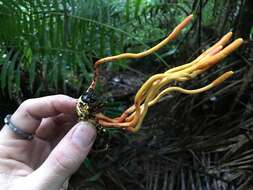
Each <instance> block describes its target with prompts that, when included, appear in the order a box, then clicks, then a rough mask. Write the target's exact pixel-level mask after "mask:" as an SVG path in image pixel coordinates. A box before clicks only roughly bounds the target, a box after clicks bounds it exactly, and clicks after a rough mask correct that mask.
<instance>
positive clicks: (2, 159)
mask: <svg viewBox="0 0 253 190" xmlns="http://www.w3.org/2000/svg"><path fill="white" fill-rule="evenodd" d="M76 101H77V100H76V99H74V98H71V97H68V96H65V95H54V96H47V97H42V98H36V99H30V100H27V101H25V102H24V103H22V104H21V105H20V107H19V108H18V109H17V110H16V112H15V113H14V114H13V115H12V117H11V121H12V123H14V124H15V125H16V126H18V127H19V128H20V129H22V130H24V131H26V132H29V133H34V134H35V136H34V139H33V140H31V141H29V140H24V139H22V138H21V137H20V136H18V135H16V134H15V133H14V132H12V131H11V130H10V129H9V128H8V127H6V126H4V127H3V128H2V130H1V132H0V187H1V189H5V190H8V189H11V190H18V189H26V190H44V189H47V190H59V189H67V185H68V183H67V180H68V179H69V177H70V176H71V175H72V174H73V173H74V172H75V171H76V170H77V169H78V167H79V166H80V165H81V163H82V162H83V160H84V159H85V158H86V156H87V154H88V153H89V151H90V149H91V147H92V144H93V142H94V140H95V138H96V130H95V128H94V127H93V126H92V125H91V124H90V123H87V122H79V123H77V121H76V116H75V113H74V109H75V106H76Z"/></svg>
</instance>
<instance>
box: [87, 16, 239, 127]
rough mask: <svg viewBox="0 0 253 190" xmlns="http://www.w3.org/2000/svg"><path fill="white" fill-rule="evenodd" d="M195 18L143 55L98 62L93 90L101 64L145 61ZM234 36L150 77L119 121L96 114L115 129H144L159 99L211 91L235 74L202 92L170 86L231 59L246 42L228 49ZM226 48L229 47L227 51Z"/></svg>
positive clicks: (98, 118) (227, 36) (237, 43)
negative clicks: (180, 64)
mask: <svg viewBox="0 0 253 190" xmlns="http://www.w3.org/2000/svg"><path fill="white" fill-rule="evenodd" d="M191 19H192V15H190V16H188V17H187V18H186V19H184V20H183V22H182V23H180V24H179V25H178V26H177V27H176V28H175V29H174V30H173V32H172V33H171V34H170V35H169V36H168V37H167V38H165V39H164V40H163V41H162V42H160V43H159V44H157V45H156V46H154V47H152V48H150V49H148V50H146V51H144V52H142V53H136V54H135V53H123V54H120V55H116V56H111V57H106V58H103V59H100V60H98V61H97V62H96V63H95V65H94V72H95V73H94V78H93V81H92V84H91V85H90V88H95V86H96V82H97V79H98V74H99V65H101V64H103V63H106V62H109V61H116V60H119V59H127V58H128V59H129V58H130V59H131V58H141V57H144V56H147V55H149V54H151V53H153V52H155V51H157V50H159V49H160V48H161V47H163V46H164V45H166V44H167V43H168V42H170V41H171V40H173V39H174V38H175V37H176V36H177V35H178V33H179V32H180V31H181V30H182V29H183V28H184V27H185V26H186V25H187V24H188V23H189V22H190V20H191ZM231 37H232V32H229V33H227V34H226V35H224V36H223V37H222V38H221V39H220V40H219V41H218V42H216V43H215V44H214V45H213V46H211V47H210V48H208V49H207V50H206V51H204V52H203V53H202V54H201V55H200V56H198V57H197V58H196V59H195V60H193V61H192V62H190V63H187V64H184V65H182V66H178V67H175V68H172V69H170V70H168V71H165V72H164V73H159V74H156V75H154V76H152V77H150V78H149V79H148V80H147V81H146V82H145V83H144V84H143V85H142V86H141V88H140V89H139V90H138V92H137V93H136V96H135V99H134V105H132V106H131V107H129V108H128V109H127V110H126V111H124V112H123V113H122V114H121V116H119V117H116V118H110V117H107V116H105V115H103V114H102V113H98V114H96V119H97V121H98V123H99V124H101V125H102V126H103V127H105V128H107V127H113V128H121V129H126V130H128V131H130V132H136V131H138V130H139V129H140V126H141V123H142V121H143V119H144V117H145V115H146V113H147V111H148V108H149V107H150V106H152V105H154V104H156V103H157V102H158V101H159V99H160V98H161V97H163V96H165V95H166V94H168V93H171V92H174V91H175V92H180V93H185V94H196V93H201V92H204V91H207V90H209V89H211V88H213V87H215V86H217V85H219V84H220V83H222V82H223V81H224V80H226V79H227V78H229V77H230V76H232V74H233V72H232V71H228V72H226V73H224V74H223V75H221V76H220V77H218V78H217V79H216V80H214V81H213V82H212V83H210V84H209V85H206V86H204V87H202V88H199V89H194V90H187V89H183V88H181V87H177V86H168V85H170V83H171V82H173V81H179V82H182V81H186V80H190V79H193V78H194V77H196V76H198V75H199V74H201V73H203V72H204V71H206V70H208V69H210V68H211V67H213V66H214V65H215V64H217V63H218V62H220V61H221V60H222V59H224V58H225V57H227V56H228V55H229V54H231V53H232V52H234V51H235V50H236V49H237V48H238V47H239V46H240V45H241V44H242V43H243V40H242V39H241V38H239V39H237V40H235V41H234V42H232V43H231V44H229V45H228V46H226V47H225V45H226V44H227V43H228V41H229V40H230V38H231ZM223 47H225V48H223Z"/></svg>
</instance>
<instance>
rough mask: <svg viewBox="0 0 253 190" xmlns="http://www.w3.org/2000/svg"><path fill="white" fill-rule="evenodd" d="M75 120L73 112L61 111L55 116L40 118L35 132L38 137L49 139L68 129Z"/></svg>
mask: <svg viewBox="0 0 253 190" xmlns="http://www.w3.org/2000/svg"><path fill="white" fill-rule="evenodd" d="M76 122H77V118H76V116H75V115H74V114H65V113H61V114H59V115H57V116H55V117H49V118H44V119H42V121H41V123H40V126H39V127H38V129H37V130H36V133H35V134H36V136H37V137H38V138H40V139H43V140H49V141H50V140H52V139H54V138H56V137H57V136H59V135H60V134H61V133H66V132H67V131H69V130H70V129H71V128H72V127H73V125H74V124H75V123H76Z"/></svg>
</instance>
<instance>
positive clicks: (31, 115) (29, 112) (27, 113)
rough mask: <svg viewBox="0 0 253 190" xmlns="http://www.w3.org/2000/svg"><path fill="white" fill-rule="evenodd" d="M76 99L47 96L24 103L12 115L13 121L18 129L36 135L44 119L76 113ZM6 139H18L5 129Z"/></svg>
mask: <svg viewBox="0 0 253 190" xmlns="http://www.w3.org/2000/svg"><path fill="white" fill-rule="evenodd" d="M75 105H76V99H74V98H71V97H69V96H65V95H54V96H46V97H42V98H35V99H29V100H26V101H24V102H23V103H22V104H21V105H20V106H19V108H18V109H17V111H16V112H15V113H14V114H13V115H12V117H11V121H12V123H13V124H14V125H16V126H17V127H18V128H20V129H22V130H23V131H25V132H28V133H35V131H36V129H37V128H38V127H39V125H40V123H41V121H42V119H43V118H47V117H53V116H56V115H58V114H60V113H66V114H70V113H73V112H74V109H75ZM1 135H2V136H4V137H6V136H7V137H8V138H9V137H12V138H17V136H16V134H14V133H13V132H12V131H10V130H9V129H8V128H6V127H4V128H3V130H2V131H1Z"/></svg>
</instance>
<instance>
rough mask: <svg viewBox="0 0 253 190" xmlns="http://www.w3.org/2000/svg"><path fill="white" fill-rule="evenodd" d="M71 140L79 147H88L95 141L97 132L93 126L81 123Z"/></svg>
mask: <svg viewBox="0 0 253 190" xmlns="http://www.w3.org/2000/svg"><path fill="white" fill-rule="evenodd" d="M71 138H72V140H73V142H74V143H76V144H77V145H79V146H81V147H87V146H89V145H91V144H92V143H93V142H94V141H95V138H96V130H95V128H94V127H93V126H92V124H90V123H88V122H80V123H78V124H77V125H76V129H75V130H74V133H73V135H72V137H71Z"/></svg>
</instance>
